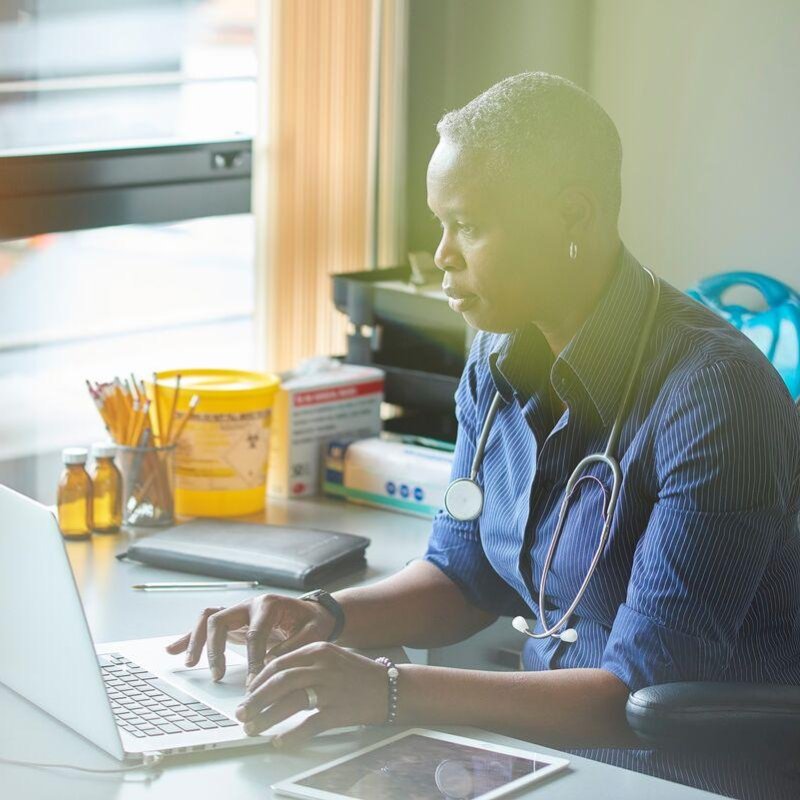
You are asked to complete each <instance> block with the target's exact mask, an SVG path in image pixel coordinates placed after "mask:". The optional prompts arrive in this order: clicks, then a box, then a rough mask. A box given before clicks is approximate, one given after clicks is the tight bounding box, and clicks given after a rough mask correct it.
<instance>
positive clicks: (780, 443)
mask: <svg viewBox="0 0 800 800" xmlns="http://www.w3.org/2000/svg"><path fill="white" fill-rule="evenodd" d="M651 287H652V284H651V281H650V278H649V277H648V276H647V274H646V273H645V272H644V271H643V270H642V268H641V267H640V265H639V264H638V262H637V261H636V260H635V259H634V257H633V256H632V255H631V254H630V253H629V252H628V250H627V249H626V248H625V247H624V246H623V248H622V249H621V252H620V259H619V264H618V268H617V271H616V273H615V275H614V277H613V279H612V281H611V283H610V285H609V287H608V288H607V290H606V292H605V294H604V295H603V297H602V299H601V300H600V302H599V304H598V306H597V307H596V308H595V310H594V311H593V313H592V315H591V316H590V317H589V319H588V320H587V321H586V322H585V323H584V325H583V326H582V328H581V329H580V331H579V332H578V334H577V335H576V336H575V337H574V338H573V340H572V341H571V343H570V344H569V345H568V346H567V347H566V349H565V350H564V351H563V352H562V353H561V355H560V356H559V357H558V358H556V359H554V358H553V356H552V354H551V352H550V350H549V347H548V345H547V343H546V341H545V340H544V337H543V336H542V335H541V333H540V332H539V331H538V329H537V328H536V327H535V326H533V325H531V326H529V327H527V328H525V329H520V330H517V331H515V332H514V333H512V334H509V335H507V336H505V335H492V334H484V333H479V334H478V335H477V337H476V339H475V342H474V344H473V347H472V350H471V353H470V356H469V359H468V362H467V364H466V367H465V369H464V373H463V376H462V379H461V382H460V384H459V387H458V390H457V393H456V407H457V417H458V422H459V432H458V440H457V443H456V453H455V463H454V466H453V475H454V476H463V475H468V474H469V471H470V465H471V462H472V457H473V453H474V448H475V443H476V440H477V437H478V435H479V433H480V430H481V427H482V425H483V421H484V419H485V418H486V414H487V411H488V408H489V405H490V403H491V401H492V397H493V396H494V394H495V391H499V392H500V393H501V395H502V397H503V399H504V400H505V405H504V406H503V407H502V408H501V410H500V412H499V413H498V415H497V418H496V421H495V424H494V426H493V429H492V432H491V435H490V437H489V440H488V443H487V447H486V452H485V456H484V460H483V465H482V468H481V471H480V474H479V480H480V482H481V485H482V486H483V487H484V493H485V504H484V510H483V514H482V515H481V518H480V519H479V520H477V521H475V522H466V523H464V522H456V521H454V520H452V519H451V518H450V517H448V516H447V515H446V514H445V513H444V512H440V513H439V515H438V516H437V518H436V519H435V520H434V524H433V531H432V534H431V538H430V542H429V546H428V551H427V553H426V555H425V558H426V559H427V560H428V561H430V562H432V563H433V564H435V565H436V566H437V567H439V569H441V570H442V571H443V572H444V573H446V574H447V575H448V576H449V577H450V578H451V579H452V580H453V581H455V582H456V583H457V584H458V585H459V586H460V587H461V588H462V590H463V591H464V593H465V594H466V595H467V597H468V598H469V599H470V600H471V602H472V603H474V605H476V606H478V607H480V608H484V609H487V610H490V611H492V612H495V613H497V614H501V615H514V614H518V613H520V614H523V615H524V616H526V617H528V618H529V619H533V620H535V619H536V616H537V613H538V611H537V606H536V596H537V594H538V586H539V581H540V578H541V568H542V564H543V561H544V557H545V554H546V551H547V547H548V544H549V542H550V538H551V536H552V533H553V530H554V528H555V523H556V517H557V514H558V509H559V506H560V503H561V499H562V497H563V493H564V486H565V483H566V480H567V477H568V476H569V474H570V472H571V471H572V469H573V468H574V467H575V465H576V464H577V463H578V461H579V460H580V459H581V458H582V457H583V456H585V455H587V454H589V453H593V452H597V451H601V452H602V451H603V450H604V448H605V443H606V440H607V437H608V433H609V430H610V427H611V424H612V422H613V419H614V416H615V414H616V410H617V406H618V404H619V399H620V395H621V392H622V387H623V383H624V380H625V377H626V370H627V367H628V365H629V364H630V362H631V360H632V357H633V352H634V349H635V347H636V343H637V341H638V337H639V335H640V331H641V329H642V327H643V323H644V316H645V313H646V305H647V300H648V297H649V292H650V291H651ZM551 380H552V385H553V387H554V388H555V391H556V392H557V394H558V396H559V397H560V399H561V400H562V401H563V403H564V405H566V408H567V410H566V411H565V412H564V413H563V414H562V413H561V412H560V410H556V409H555V407H554V403H553V402H552V400H551V395H550V390H549V387H548V384H549V382H550V381H551ZM618 453H619V460H620V465H621V467H622V471H623V476H624V479H623V485H622V491H621V493H620V498H619V503H618V506H617V513H616V516H615V519H614V523H613V526H612V529H611V534H610V538H609V541H608V544H607V546H606V548H605V552H604V554H603V557H602V559H601V561H600V563H599V566H598V569H597V572H596V573H595V576H594V578H593V579H592V581H591V583H590V586H589V588H588V590H587V592H586V594H585V595H584V598H583V600H582V601H581V603H580V604H579V606H578V607H577V609H576V611H575V614H574V616H573V618H572V619H571V620H570V622H569V624H570V626H571V627H574V628H575V629H576V630H577V631H578V634H579V636H578V641H577V642H576V643H574V644H565V643H562V642H560V641H558V640H556V639H553V638H548V639H543V640H532V639H529V640H527V642H526V644H525V648H524V651H523V664H524V666H525V668H526V669H529V670H543V669H557V668H568V667H600V668H603V669H606V670H608V671H609V672H612V673H613V674H614V675H616V676H617V677H618V678H619V679H620V680H621V681H622V682H623V683H625V684H626V685H627V686H628V688H629V689H630V690H631V691H634V690H636V689H639V688H641V687H643V686H649V685H652V684H658V683H667V682H671V681H693V680H710V681H750V682H767V683H792V684H798V683H800V530H798V512H799V510H800V416H798V414H797V411H796V410H795V408H794V406H793V403H792V401H791V398H790V396H789V394H788V391H787V390H786V388H785V387H784V385H783V383H782V381H781V379H780V377H779V375H778V374H777V373H776V372H775V370H774V369H773V368H772V366H771V365H770V364H769V363H768V362H767V360H766V359H765V358H764V357H763V356H762V355H761V353H759V352H758V350H757V349H756V348H755V347H754V346H753V345H752V344H751V343H750V342H749V341H748V340H747V339H746V338H745V337H744V336H742V335H741V334H740V333H739V332H738V331H736V330H735V329H733V328H732V327H731V326H729V325H728V324H727V323H725V322H723V321H722V320H720V319H719V318H718V317H716V316H715V315H714V314H712V313H711V312H710V311H708V310H707V309H705V308H703V307H702V306H700V305H699V304H697V303H695V302H694V301H693V300H691V299H689V298H688V297H686V296H685V295H683V294H682V293H680V292H678V291H677V290H675V289H673V288H672V287H671V286H669V285H667V284H662V292H661V300H660V303H659V307H658V310H657V316H656V322H655V326H654V329H653V332H652V335H651V338H650V342H649V344H648V347H647V349H646V351H645V356H644V362H643V365H642V368H641V371H640V378H639V384H638V391H637V394H636V400H635V402H634V404H633V406H632V408H631V411H630V412H629V414H628V417H627V419H626V421H625V425H624V428H623V432H622V437H621V441H620V446H619V450H618ZM590 473H594V474H595V475H596V476H597V478H598V479H599V480H600V481H602V482H603V484H604V485H605V486H606V487H607V488H610V480H609V474H608V471H607V469H606V468H603V467H602V466H600V465H598V466H597V467H595V468H594V469H593V470H590ZM602 502H603V492H602V489H601V487H600V486H599V485H597V484H595V482H593V481H590V482H583V483H582V485H581V488H580V489H579V491H578V493H577V495H576V499H575V500H574V502H573V506H572V510H571V511H570V514H569V516H568V517H567V521H566V524H565V527H564V532H563V534H562V538H561V540H560V543H559V547H558V550H557V551H556V556H555V559H554V561H553V565H552V567H551V571H550V574H549V575H548V582H547V597H546V607H545V610H546V611H548V610H549V613H548V620H549V621H550V622H551V623H552V622H553V621H554V620H556V619H557V618H558V617H560V616H561V615H562V613H563V611H564V610H565V609H566V608H567V607H568V606H569V605H570V603H571V602H572V599H573V598H574V596H575V594H576V592H577V590H578V587H579V585H580V583H581V581H582V579H583V576H584V575H585V572H586V569H587V565H588V564H589V561H590V559H591V556H592V554H593V552H594V549H595V548H596V545H597V537H598V535H599V532H600V525H601V517H600V513H601V508H602ZM537 627H538V623H537ZM592 755H595V756H596V757H598V758H603V759H605V760H610V761H613V762H614V763H618V764H620V765H622V766H627V767H630V768H634V769H640V770H643V771H647V772H651V773H653V774H657V775H662V776H664V777H668V778H671V779H674V780H679V781H681V782H685V783H691V784H695V785H700V786H703V787H704V788H708V789H710V790H713V791H718V792H721V793H725V794H730V795H733V796H741V797H757V796H762V795H760V794H759V792H760V791H761V789H762V788H763V787H765V786H766V784H765V783H764V780H765V779H764V778H761V779H759V782H758V785H757V786H756V785H753V782H752V780H750V778H751V777H752V772H751V771H749V770H745V771H744V772H741V770H739V769H738V767H737V766H736V765H735V764H722V763H721V762H719V763H716V762H715V763H712V762H711V761H702V760H700V759H696V760H693V759H690V758H688V757H682V758H678V757H673V756H667V755H665V754H661V753H655V752H651V751H642V750H634V751H595V752H593V753H592ZM750 766H751V765H750ZM740 772H741V774H739V773H740ZM793 786H794V787H795V788H794V792H798V787H799V786H800V784H793ZM780 791H782V790H781V789H780V787H779V786H777V785H776V786H775V787H772V788H771V789H770V793H769V794H763V796H764V797H770V798H775V797H779V796H780V794H779V792H780ZM796 796H800V792H798V794H797V795H796Z"/></svg>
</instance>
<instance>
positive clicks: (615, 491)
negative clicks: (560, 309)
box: [444, 267, 661, 642]
mask: <svg viewBox="0 0 800 800" xmlns="http://www.w3.org/2000/svg"><path fill="white" fill-rule="evenodd" d="M643 269H644V271H645V272H646V273H647V274H648V275H649V276H650V280H651V281H652V282H653V288H652V290H651V292H650V299H649V303H648V307H647V317H646V321H645V327H644V330H643V331H642V335H641V336H640V337H639V343H638V345H637V348H636V353H635V355H634V358H633V363H632V364H631V367H630V370H629V371H628V378H627V383H626V384H625V390H624V392H623V394H622V401H621V402H620V404H619V408H618V409H617V415H616V417H615V418H614V424H613V426H612V428H611V433H610V434H609V436H608V443H607V444H606V449H605V451H604V452H602V453H592V454H591V455H588V456H586V457H585V458H584V459H582V460H581V461H580V463H579V464H578V466H577V467H575V469H574V470H573V472H572V474H571V475H570V476H569V480H568V481H567V487H566V490H565V491H564V499H563V500H562V502H561V510H560V511H559V514H558V521H557V523H556V529H555V531H554V532H553V538H552V540H551V541H550V547H549V548H548V549H547V556H546V557H545V560H544V567H543V568H542V582H541V584H540V585H539V620H540V622H541V624H542V628H543V630H542V631H541V632H540V633H534V632H533V631H531V630H530V628H529V627H528V623H527V622H526V620H525V618H524V617H515V618H514V619H513V621H512V623H511V624H512V625H513V626H514V628H516V630H518V631H519V632H520V633H524V634H525V635H526V636H530V637H531V638H533V639H546V638H548V637H549V636H552V637H554V638H556V639H560V640H561V641H562V642H575V641H577V639H578V633H577V631H576V630H575V629H574V628H567V629H566V630H564V631H562V630H561V628H563V627H564V626H565V625H566V624H567V620H568V619H569V618H570V617H571V616H572V614H573V612H574V611H575V609H576V608H577V606H578V603H580V601H581V599H582V598H583V595H584V593H585V592H586V588H587V587H588V586H589V581H590V580H591V579H592V576H593V575H594V573H595V570H596V569H597V565H598V564H599V563H600V557H601V556H602V555H603V550H604V549H605V546H606V542H607V541H608V536H609V534H610V532H611V524H612V522H613V521H614V512H615V511H616V508H617V500H618V499H619V493H620V489H621V487H622V470H621V469H620V466H619V462H618V461H617V456H616V451H617V445H618V444H619V438H620V435H621V433H622V425H623V423H624V421H625V417H626V415H627V413H628V408H629V407H630V403H631V399H632V397H633V389H634V385H635V383H636V379H637V377H638V375H639V371H640V368H641V365H642V359H643V358H644V351H645V348H646V347H647V343H648V341H649V340H650V333H651V332H652V330H653V323H654V322H655V318H656V309H657V307H658V300H659V297H660V295H661V284H660V283H659V280H658V278H656V276H655V275H654V274H653V273H652V272H651V271H650V270H649V269H647V267H643ZM502 403H503V398H502V397H501V395H500V392H496V393H495V396H494V398H493V399H492V404H491V406H490V407H489V412H488V414H487V415H486V419H485V421H484V423H483V429H482V430H481V435H480V437H479V438H478V444H477V446H476V448H475V457H474V458H473V459H472V467H471V469H470V473H469V477H468V478H457V479H456V480H454V481H452V482H451V483H450V485H449V486H448V487H447V491H446V492H445V495H444V508H445V511H447V513H448V514H449V515H450V516H451V517H452V518H453V519H455V520H458V521H460V522H470V521H472V520H475V519H477V518H478V517H479V516H480V515H481V511H482V510H483V489H481V487H480V484H479V483H478V472H479V471H480V468H481V464H482V463H483V454H484V451H485V450H486V442H487V440H488V439H489V434H490V433H491V430H492V425H493V424H494V420H495V417H496V416H497V412H498V411H499V410H500V406H501V405H502ZM595 463H600V464H605V465H606V466H607V467H608V468H609V469H610V470H611V476H612V483H611V495H610V497H606V500H607V502H606V503H605V508H604V511H603V530H602V533H601V534H600V540H599V541H598V543H597V549H596V550H595V551H594V556H593V557H592V561H591V563H590V564H589V569H588V570H587V572H586V577H585V578H584V579H583V583H582V584H581V586H580V588H579V589H578V593H577V594H576V595H575V599H574V600H573V601H572V603H571V604H570V607H569V608H568V609H567V610H566V611H565V612H564V614H563V615H562V616H561V618H560V619H559V620H558V621H557V622H556V623H555V624H553V625H551V626H550V627H548V625H547V619H546V617H545V612H544V598H545V587H546V585H547V575H548V573H549V571H550V565H551V564H552V562H553V556H554V555H555V552H556V547H557V546H558V540H559V539H560V538H561V531H562V529H563V527H564V522H565V520H566V517H567V511H568V509H569V503H570V500H571V499H572V496H573V494H574V492H575V489H576V488H577V486H578V484H579V483H580V482H581V481H582V480H594V481H596V482H598V483H600V486H601V488H602V489H603V493H604V494H605V487H603V484H602V483H601V482H600V480H599V479H598V478H597V477H596V476H594V475H584V474H583V472H584V471H585V470H586V468H587V467H589V466H590V465H591V464H595Z"/></svg>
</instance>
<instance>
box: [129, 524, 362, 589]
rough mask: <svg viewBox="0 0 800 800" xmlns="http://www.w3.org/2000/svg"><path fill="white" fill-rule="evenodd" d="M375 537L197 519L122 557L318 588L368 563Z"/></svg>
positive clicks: (150, 538)
mask: <svg viewBox="0 0 800 800" xmlns="http://www.w3.org/2000/svg"><path fill="white" fill-rule="evenodd" d="M368 545H369V539H366V538H364V537H363V536H353V535H352V534H349V533H336V532H334V531H321V530H314V529H311V528H293V527H289V526H284V525H253V524H248V523H238V522H225V521H222V520H216V519H196V520H192V521H191V522H187V523H186V524H184V525H177V526H175V527H174V528H167V529H166V530H163V531H159V532H158V533H154V534H153V535H152V536H147V537H145V538H143V539H140V540H139V541H137V542H135V543H134V544H132V545H131V546H130V547H129V548H128V551H127V552H126V553H122V554H120V555H119V556H117V558H129V559H133V560H135V561H141V562H142V563H143V564H149V565H150V566H154V567H164V568H166V569H174V570H180V571H183V572H192V573H198V574H201V575H208V576H211V577H215V578H226V579H228V580H237V581H259V582H260V583H265V584H270V585H272V586H283V587H285V588H287V589H308V588H315V587H318V586H320V585H322V584H324V583H325V582H326V581H331V580H333V579H334V578H338V577H339V576H340V575H344V574H346V573H348V572H351V571H354V570H357V569H359V568H360V567H363V565H364V563H365V556H364V552H365V550H366V549H367V546H368Z"/></svg>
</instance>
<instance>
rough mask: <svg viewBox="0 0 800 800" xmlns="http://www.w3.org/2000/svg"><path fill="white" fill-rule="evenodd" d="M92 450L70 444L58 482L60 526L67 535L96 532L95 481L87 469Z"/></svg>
mask: <svg viewBox="0 0 800 800" xmlns="http://www.w3.org/2000/svg"><path fill="white" fill-rule="evenodd" d="M88 457H89V451H88V450H87V449H86V448H85V447H68V448H67V449H66V450H64V452H63V453H62V458H63V461H64V471H63V472H62V473H61V479H60V480H59V482H58V498H57V501H56V502H57V507H58V526H59V528H61V533H62V534H63V536H64V538H65V539H87V538H88V537H89V536H91V533H92V481H91V478H90V477H89V474H88V473H87V472H86V460H87V458H88Z"/></svg>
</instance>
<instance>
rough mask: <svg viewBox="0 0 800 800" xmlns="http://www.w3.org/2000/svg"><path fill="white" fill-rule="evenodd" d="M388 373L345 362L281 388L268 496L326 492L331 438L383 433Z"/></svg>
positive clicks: (272, 433)
mask: <svg viewBox="0 0 800 800" xmlns="http://www.w3.org/2000/svg"><path fill="white" fill-rule="evenodd" d="M383 377H384V376H383V372H382V371H381V370H379V369H376V368H375V367H360V366H356V365H352V364H342V365H341V366H339V367H338V368H336V369H329V370H325V371H321V372H315V373H312V374H309V375H301V376H299V377H294V378H290V379H289V380H287V381H285V382H284V383H282V384H281V387H280V389H279V390H278V395H277V397H276V399H275V405H274V407H273V414H272V424H271V429H270V451H269V466H268V469H267V493H268V494H269V496H270V497H279V498H287V497H306V496H308V495H315V494H319V492H320V466H321V464H322V461H323V458H324V456H323V448H324V447H325V445H326V444H327V442H328V441H329V440H330V439H333V438H339V437H352V438H359V439H360V438H365V437H368V436H376V435H377V434H378V433H379V432H380V430H381V414H380V411H381V403H382V402H383V385H384V380H383Z"/></svg>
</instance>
